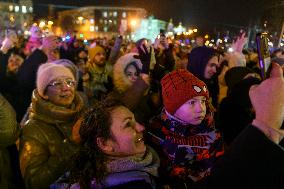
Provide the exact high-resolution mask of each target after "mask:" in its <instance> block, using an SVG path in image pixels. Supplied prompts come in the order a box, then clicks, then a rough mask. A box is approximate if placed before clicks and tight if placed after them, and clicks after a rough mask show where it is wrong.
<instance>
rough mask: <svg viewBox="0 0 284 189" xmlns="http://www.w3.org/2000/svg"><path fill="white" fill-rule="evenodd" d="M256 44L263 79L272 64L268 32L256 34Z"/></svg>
mask: <svg viewBox="0 0 284 189" xmlns="http://www.w3.org/2000/svg"><path fill="white" fill-rule="evenodd" d="M256 46H257V53H258V61H259V67H260V70H261V77H262V79H265V78H266V72H267V69H268V68H269V66H270V64H271V59H270V52H269V47H268V37H267V33H258V34H257V35H256Z"/></svg>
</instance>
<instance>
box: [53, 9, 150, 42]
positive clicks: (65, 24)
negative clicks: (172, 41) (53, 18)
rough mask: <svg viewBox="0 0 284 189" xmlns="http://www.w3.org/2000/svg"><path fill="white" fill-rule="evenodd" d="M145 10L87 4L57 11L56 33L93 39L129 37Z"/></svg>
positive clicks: (145, 12) (144, 15) (145, 13)
mask: <svg viewBox="0 0 284 189" xmlns="http://www.w3.org/2000/svg"><path fill="white" fill-rule="evenodd" d="M146 17H147V11H146V10H145V9H142V8H133V7H101V6H100V7H98V6H89V7H82V8H78V9H72V10H66V11H61V12H59V13H58V24H57V27H58V28H57V30H56V34H57V35H61V36H62V35H65V34H66V33H67V34H76V36H77V38H82V39H94V38H97V37H112V36H113V35H115V34H118V33H120V34H122V35H125V36H127V37H131V34H132V33H133V32H134V31H135V30H136V28H137V27H139V25H140V23H141V20H142V19H144V18H146Z"/></svg>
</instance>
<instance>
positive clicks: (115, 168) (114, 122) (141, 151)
mask: <svg viewBox="0 0 284 189" xmlns="http://www.w3.org/2000/svg"><path fill="white" fill-rule="evenodd" d="M143 131H144V127H143V126H142V125H140V124H138V123H137V122H136V121H135V118H134V115H133V113H132V112H131V111H130V110H129V109H127V108H126V107H125V106H123V105H122V104H121V103H120V102H118V101H116V100H114V99H107V100H105V101H102V102H99V103H97V104H95V106H94V107H93V108H92V109H91V110H89V111H88V112H87V113H86V114H85V115H84V116H83V118H82V123H81V127H80V144H81V146H80V150H79V152H78V153H77V154H76V155H75V157H74V161H73V167H72V169H71V170H70V172H69V173H68V178H67V180H68V182H69V184H60V183H57V184H54V185H53V186H52V187H51V188H72V189H77V188H81V189H91V188H108V189H109V188H116V189H117V188H123V189H125V188H143V189H144V188H149V189H150V188H156V182H155V180H156V177H157V176H158V174H157V169H158V166H159V158H158V156H157V154H156V153H155V152H154V150H152V149H151V148H149V147H148V146H146V145H145V144H144V140H143ZM67 180H65V179H63V180H62V179H61V182H62V181H63V182H65V183H66V182H67ZM59 182H60V181H59ZM74 183H75V184H74Z"/></svg>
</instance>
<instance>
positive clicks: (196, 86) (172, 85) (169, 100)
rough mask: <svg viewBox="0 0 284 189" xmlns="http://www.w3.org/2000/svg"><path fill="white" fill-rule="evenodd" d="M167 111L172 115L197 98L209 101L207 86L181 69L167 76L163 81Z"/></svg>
mask: <svg viewBox="0 0 284 189" xmlns="http://www.w3.org/2000/svg"><path fill="white" fill-rule="evenodd" d="M161 84H162V95H163V103H164V106H165V109H166V110H167V112H169V113H170V114H172V115H173V114H174V113H175V112H176V110H177V109H178V108H179V107H180V106H181V105H183V104H184V103H185V102H187V101H188V100H190V99H192V98H193V97H195V96H205V97H206V98H207V99H209V91H208V89H207V86H206V84H205V83H204V82H203V81H201V80H200V79H198V78H197V77H195V76H194V75H193V74H192V73H190V72H189V71H187V70H184V69H179V70H175V71H172V72H170V73H168V74H167V75H165V76H164V77H163V79H162V80H161Z"/></svg>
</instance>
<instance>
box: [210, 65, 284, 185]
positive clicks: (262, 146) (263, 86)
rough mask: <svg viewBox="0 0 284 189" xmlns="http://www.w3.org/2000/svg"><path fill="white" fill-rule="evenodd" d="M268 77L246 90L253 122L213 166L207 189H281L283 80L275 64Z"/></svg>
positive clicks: (283, 181)
mask: <svg viewBox="0 0 284 189" xmlns="http://www.w3.org/2000/svg"><path fill="white" fill-rule="evenodd" d="M270 76H271V77H270V78H269V79H266V80H264V81H263V82H262V83H260V84H259V85H254V86H252V87H251V88H250V90H249V96H250V100H251V103H252V106H253V108H254V110H255V119H254V120H253V122H252V124H251V125H248V126H247V127H246V128H245V129H244V130H243V131H242V132H241V133H240V134H239V136H237V137H236V139H235V140H234V142H233V143H232V145H231V147H230V149H229V151H228V152H227V153H225V155H224V156H223V157H222V158H221V160H220V161H219V163H218V164H217V165H216V166H215V168H214V169H213V171H212V176H211V177H210V179H209V182H208V188H212V189H213V188H236V189H237V188H250V189H262V188H263V189H264V188H270V189H280V188H283V186H284V149H283V147H282V146H280V145H279V143H280V141H281V140H283V137H284V130H283V128H281V125H282V123H283V120H284V78H283V70H282V69H281V67H280V66H279V65H278V64H275V63H273V68H272V71H271V75H270Z"/></svg>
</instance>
